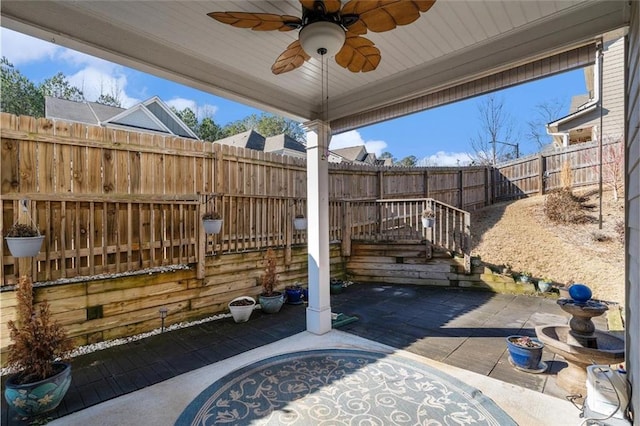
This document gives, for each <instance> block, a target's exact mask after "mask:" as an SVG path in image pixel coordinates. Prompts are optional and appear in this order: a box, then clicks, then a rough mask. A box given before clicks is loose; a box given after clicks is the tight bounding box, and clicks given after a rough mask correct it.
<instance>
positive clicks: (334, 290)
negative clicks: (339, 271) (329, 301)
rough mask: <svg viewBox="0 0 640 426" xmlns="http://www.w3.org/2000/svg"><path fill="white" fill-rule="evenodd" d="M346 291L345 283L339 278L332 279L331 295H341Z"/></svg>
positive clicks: (330, 283)
mask: <svg viewBox="0 0 640 426" xmlns="http://www.w3.org/2000/svg"><path fill="white" fill-rule="evenodd" d="M343 291H344V283H343V282H342V280H340V279H338V278H331V281H330V282H329V293H331V294H340V293H342V292H343Z"/></svg>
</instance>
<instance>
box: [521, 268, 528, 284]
mask: <svg viewBox="0 0 640 426" xmlns="http://www.w3.org/2000/svg"><path fill="white" fill-rule="evenodd" d="M530 281H531V272H527V271H524V272H522V273H521V274H520V282H521V283H528V282H530Z"/></svg>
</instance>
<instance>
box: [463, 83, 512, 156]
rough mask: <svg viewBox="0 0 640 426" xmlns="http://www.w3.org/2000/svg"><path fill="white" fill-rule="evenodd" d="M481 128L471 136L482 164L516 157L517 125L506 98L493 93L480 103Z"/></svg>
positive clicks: (473, 146) (476, 154) (472, 144)
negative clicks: (505, 102)
mask: <svg viewBox="0 0 640 426" xmlns="http://www.w3.org/2000/svg"><path fill="white" fill-rule="evenodd" d="M478 119H479V120H480V130H479V131H478V135H477V136H476V137H475V138H471V148H472V149H473V150H474V151H475V156H476V160H477V162H478V163H480V164H495V163H496V162H499V161H504V160H508V159H511V158H514V157H515V155H514V146H515V145H517V144H516V141H515V135H514V133H515V126H514V121H513V117H512V116H511V115H510V114H509V112H508V111H506V108H505V106H504V100H503V99H499V98H497V97H496V96H495V95H493V94H491V95H489V96H487V97H485V98H484V100H483V101H482V102H480V103H479V104H478Z"/></svg>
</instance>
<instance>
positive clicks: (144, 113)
mask: <svg viewBox="0 0 640 426" xmlns="http://www.w3.org/2000/svg"><path fill="white" fill-rule="evenodd" d="M45 117H46V118H49V119H52V120H63V121H69V122H74V123H84V124H91V125H94V126H102V127H109V128H114V129H121V130H133V131H145V132H152V133H160V134H163V135H172V136H178V137H182V138H189V139H198V136H197V135H196V134H195V133H194V132H193V130H191V129H190V128H189V126H187V125H186V124H185V123H184V122H183V121H182V120H180V118H178V116H177V115H175V114H174V113H173V111H171V109H170V108H169V107H168V106H167V105H166V104H165V103H164V102H162V101H161V100H160V98H158V97H157V96H154V97H153V98H150V99H148V100H146V101H144V102H140V103H138V104H136V105H134V106H132V107H131V108H126V109H125V108H118V107H113V106H108V105H102V104H99V103H97V102H74V101H68V100H65V99H58V98H52V97H51V96H46V97H45Z"/></svg>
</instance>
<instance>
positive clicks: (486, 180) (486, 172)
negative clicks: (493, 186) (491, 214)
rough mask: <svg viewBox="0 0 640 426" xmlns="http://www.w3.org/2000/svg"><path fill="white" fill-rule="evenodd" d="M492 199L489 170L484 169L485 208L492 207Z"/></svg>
mask: <svg viewBox="0 0 640 426" xmlns="http://www.w3.org/2000/svg"><path fill="white" fill-rule="evenodd" d="M490 203H491V199H490V197H489V168H488V167H485V168H484V206H485V207H487V206H488V205H490Z"/></svg>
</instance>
